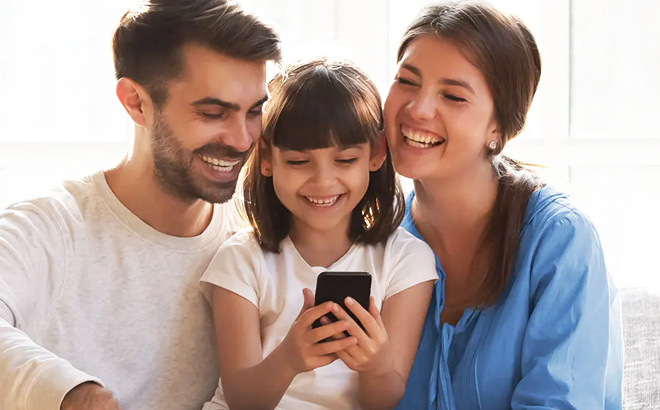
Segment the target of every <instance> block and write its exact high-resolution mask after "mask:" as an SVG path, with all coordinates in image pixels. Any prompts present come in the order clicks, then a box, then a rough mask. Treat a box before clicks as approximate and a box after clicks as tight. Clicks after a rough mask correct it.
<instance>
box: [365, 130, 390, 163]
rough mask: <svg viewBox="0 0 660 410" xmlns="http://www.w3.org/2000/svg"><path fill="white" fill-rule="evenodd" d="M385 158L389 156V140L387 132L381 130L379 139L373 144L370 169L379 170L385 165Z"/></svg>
mask: <svg viewBox="0 0 660 410" xmlns="http://www.w3.org/2000/svg"><path fill="white" fill-rule="evenodd" d="M385 158H387V141H386V140H385V133H384V132H381V133H380V135H379V136H378V139H377V140H376V141H375V142H374V143H373V144H371V155H370V158H369V171H371V172H374V171H378V170H379V169H380V167H382V166H383V162H385Z"/></svg>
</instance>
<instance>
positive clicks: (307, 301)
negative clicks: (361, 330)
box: [279, 289, 357, 374]
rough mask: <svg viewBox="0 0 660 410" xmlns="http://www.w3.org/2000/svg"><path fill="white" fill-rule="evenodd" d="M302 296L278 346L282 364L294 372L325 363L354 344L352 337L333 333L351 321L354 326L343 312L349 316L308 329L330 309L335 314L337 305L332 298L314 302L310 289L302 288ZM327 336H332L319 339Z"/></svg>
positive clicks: (346, 328)
mask: <svg viewBox="0 0 660 410" xmlns="http://www.w3.org/2000/svg"><path fill="white" fill-rule="evenodd" d="M303 297H304V302H303V307H302V309H301V310H300V314H299V315H298V317H297V318H296V320H295V322H293V325H291V329H289V333H288V334H287V335H286V337H285V338H284V340H283V341H282V343H281V344H280V346H279V349H281V350H282V352H281V353H282V355H283V358H284V360H285V363H286V365H287V366H288V367H289V368H290V369H291V370H292V371H293V372H294V373H295V374H298V373H302V372H307V371H310V370H313V369H316V368H318V367H323V366H327V365H328V364H330V363H332V362H333V361H335V360H337V353H338V352H341V351H344V350H345V349H349V348H351V347H354V346H355V344H356V343H357V339H356V338H355V337H346V338H341V339H338V338H336V337H335V336H337V335H341V334H342V333H343V332H344V331H345V330H348V329H349V327H351V326H352V325H356V326H357V324H355V321H353V320H352V319H351V318H350V317H348V315H347V314H345V312H344V314H345V315H346V316H347V317H348V319H349V320H339V321H337V322H334V323H330V324H326V325H323V326H320V327H317V328H315V329H312V323H314V321H316V320H317V319H320V318H321V317H323V316H324V315H326V314H327V313H330V312H333V313H334V314H335V316H336V315H337V314H338V312H339V311H340V310H341V308H340V307H339V305H337V304H336V303H333V302H326V303H323V304H320V305H318V306H314V295H313V294H312V291H311V290H310V289H303ZM327 338H332V340H331V341H328V342H321V341H322V340H324V339H327ZM319 342H320V343H319Z"/></svg>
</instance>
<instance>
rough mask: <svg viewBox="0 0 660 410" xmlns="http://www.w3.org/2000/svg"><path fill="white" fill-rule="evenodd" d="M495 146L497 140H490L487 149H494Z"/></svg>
mask: <svg viewBox="0 0 660 410" xmlns="http://www.w3.org/2000/svg"><path fill="white" fill-rule="evenodd" d="M496 148H497V142H495V141H491V142H489V143H488V149H490V150H491V151H495V149H496Z"/></svg>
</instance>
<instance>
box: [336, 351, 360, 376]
mask: <svg viewBox="0 0 660 410" xmlns="http://www.w3.org/2000/svg"><path fill="white" fill-rule="evenodd" d="M337 357H339V359H340V360H341V361H342V362H344V364H345V365H346V367H348V368H349V369H351V370H355V371H357V369H358V363H357V361H355V359H354V358H353V356H351V354H350V353H348V351H346V350H342V351H339V352H337Z"/></svg>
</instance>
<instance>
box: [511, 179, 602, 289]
mask: <svg viewBox="0 0 660 410" xmlns="http://www.w3.org/2000/svg"><path fill="white" fill-rule="evenodd" d="M519 262H520V264H519V266H529V267H530V274H531V275H532V282H533V283H534V282H536V280H538V281H543V280H546V279H548V275H550V276H556V275H559V276H561V277H562V278H563V279H564V280H569V279H570V278H572V279H573V280H581V279H580V278H581V277H582V276H583V275H584V274H593V273H597V274H599V275H601V274H602V275H603V276H604V275H605V274H606V270H605V265H604V257H603V251H602V247H601V243H600V238H599V236H598V233H597V231H596V228H595V226H594V224H593V223H592V221H591V220H590V219H589V217H588V216H587V215H586V214H585V213H584V212H582V211H581V210H580V209H579V208H578V207H576V206H575V205H574V204H573V203H572V201H571V200H570V198H569V197H568V195H566V194H563V193H561V192H560V191H558V190H556V189H555V188H553V187H550V186H544V187H542V188H541V189H539V190H537V191H536V192H534V193H533V194H532V196H531V197H530V199H529V203H528V206H527V211H526V214H525V222H524V224H523V230H522V233H521V242H520V248H519ZM534 278H536V280H535V279H534ZM544 278H545V279H544Z"/></svg>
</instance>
